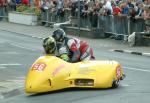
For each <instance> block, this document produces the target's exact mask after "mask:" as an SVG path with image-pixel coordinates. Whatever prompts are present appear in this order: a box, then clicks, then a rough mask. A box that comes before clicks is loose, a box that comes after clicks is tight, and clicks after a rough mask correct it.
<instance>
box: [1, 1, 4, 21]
mask: <svg viewBox="0 0 150 103" xmlns="http://www.w3.org/2000/svg"><path fill="white" fill-rule="evenodd" d="M3 15H4V0H0V16H3ZM2 19H3V18H2V17H0V21H1V20H2Z"/></svg>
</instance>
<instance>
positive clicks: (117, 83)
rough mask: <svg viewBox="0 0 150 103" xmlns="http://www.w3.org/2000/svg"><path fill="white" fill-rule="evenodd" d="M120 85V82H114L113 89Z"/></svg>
mask: <svg viewBox="0 0 150 103" xmlns="http://www.w3.org/2000/svg"><path fill="white" fill-rule="evenodd" d="M119 85H120V80H114V81H113V82H112V88H117V87H118V86H119Z"/></svg>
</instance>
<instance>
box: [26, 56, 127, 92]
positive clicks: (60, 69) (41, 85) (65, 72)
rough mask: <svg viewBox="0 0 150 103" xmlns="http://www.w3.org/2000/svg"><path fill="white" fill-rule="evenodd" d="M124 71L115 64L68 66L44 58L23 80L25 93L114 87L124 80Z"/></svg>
mask: <svg viewBox="0 0 150 103" xmlns="http://www.w3.org/2000/svg"><path fill="white" fill-rule="evenodd" d="M123 74H124V73H123V69H122V67H121V65H120V64H119V63H118V62H116V61H109V60H106V61H96V60H94V61H90V60H89V61H82V62H78V63H68V62H66V61H63V60H62V59H60V58H58V57H55V56H50V55H45V56H41V57H39V58H38V59H37V60H36V61H35V62H34V63H33V65H32V66H31V68H30V70H29V72H28V74H27V77H26V81H25V91H26V92H27V93H41V92H48V91H54V90H59V89H64V88H71V87H79V88H111V87H113V88H116V87H118V86H119V81H120V80H123V77H124V75H123Z"/></svg>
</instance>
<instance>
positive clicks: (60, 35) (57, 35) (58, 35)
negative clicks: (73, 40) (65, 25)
mask: <svg viewBox="0 0 150 103" xmlns="http://www.w3.org/2000/svg"><path fill="white" fill-rule="evenodd" d="M65 36H66V33H65V31H64V30H63V29H57V30H55V31H54V32H53V34H52V37H53V38H54V39H55V40H56V41H57V42H63V40H64V38H65Z"/></svg>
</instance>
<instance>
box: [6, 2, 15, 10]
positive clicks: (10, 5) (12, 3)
mask: <svg viewBox="0 0 150 103" xmlns="http://www.w3.org/2000/svg"><path fill="white" fill-rule="evenodd" d="M8 5H9V10H10V11H16V0H10V1H9V2H8Z"/></svg>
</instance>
